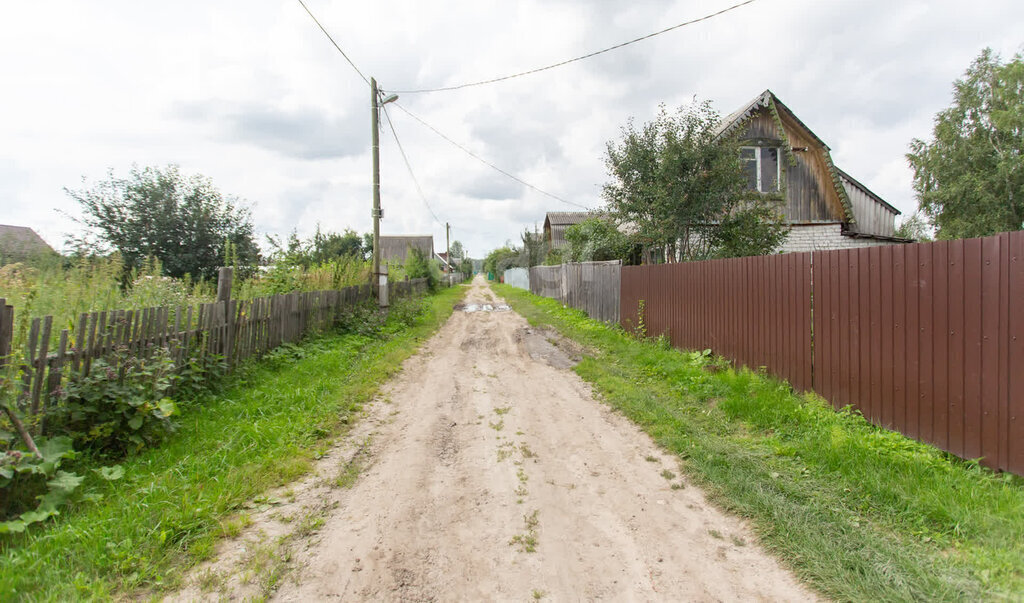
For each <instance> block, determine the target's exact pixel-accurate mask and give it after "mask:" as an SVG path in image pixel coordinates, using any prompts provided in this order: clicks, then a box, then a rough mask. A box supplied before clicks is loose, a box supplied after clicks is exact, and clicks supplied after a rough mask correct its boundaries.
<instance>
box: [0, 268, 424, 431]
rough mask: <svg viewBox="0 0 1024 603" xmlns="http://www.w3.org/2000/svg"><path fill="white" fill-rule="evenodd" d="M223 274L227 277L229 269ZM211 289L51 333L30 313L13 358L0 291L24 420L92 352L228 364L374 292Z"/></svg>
mask: <svg viewBox="0 0 1024 603" xmlns="http://www.w3.org/2000/svg"><path fill="white" fill-rule="evenodd" d="M222 278H223V276H222ZM227 278H228V282H229V283H230V274H228V276H227ZM389 288H390V289H391V296H392V297H402V296H409V295H413V294H418V293H423V292H425V291H426V290H427V279H425V278H423V279H413V280H410V281H405V282H398V283H391V284H389ZM218 289H219V291H221V292H222V293H221V294H220V295H219V297H221V298H222V301H217V302H214V303H207V304H200V305H199V306H197V307H194V306H179V307H173V308H172V307H154V308H143V309H139V310H104V311H99V312H91V313H84V314H81V315H80V316H79V318H78V320H77V322H76V323H75V325H74V327H73V329H62V330H61V331H60V333H59V335H58V336H57V337H56V338H54V337H53V336H52V335H53V328H54V325H53V316H44V317H40V318H33V319H32V321H31V324H30V326H29V330H28V338H27V342H26V345H25V349H24V356H23V357H21V358H20V359H19V358H17V356H20V355H21V351H20V350H12V349H11V342H12V339H13V330H14V308H13V307H12V306H9V305H7V302H6V300H5V299H3V298H0V378H2V376H3V373H4V372H8V374H9V370H10V369H11V368H12V366H11V365H13V368H16V369H17V372H18V374H17V376H16V377H15V379H16V380H17V383H16V388H17V405H18V407H19V410H20V411H21V412H22V413H23V415H24V416H25V417H26V419H28V420H27V421H26V423H27V424H28V425H30V426H33V425H34V426H37V428H38V426H40V425H41V424H42V422H43V419H44V417H45V415H46V412H47V410H48V409H50V408H53V407H54V406H55V405H56V404H58V402H59V398H60V392H61V386H62V384H63V383H65V382H66V381H67V380H69V379H74V378H79V377H83V376H86V375H88V374H89V372H90V370H91V368H92V365H93V363H94V361H96V360H97V359H104V361H105V362H107V363H108V364H109V365H111V368H117V366H118V362H121V361H123V360H125V359H129V358H137V359H142V358H150V357H152V356H153V355H154V354H156V353H157V352H158V351H160V352H161V353H164V351H165V352H166V353H167V354H169V355H170V359H171V360H172V361H173V362H174V369H175V370H180V369H181V368H183V367H184V366H185V365H186V364H188V363H190V362H194V361H198V362H200V363H205V362H207V361H212V360H216V361H218V362H223V363H225V364H226V366H227V368H228V369H229V370H230V368H231V367H233V366H235V365H237V364H238V363H239V362H241V361H243V360H245V359H247V358H253V357H259V356H262V355H263V354H265V353H266V352H268V351H270V350H272V349H274V348H276V347H278V346H280V345H282V344H286V343H295V342H297V341H299V340H300V339H301V338H303V337H304V336H306V335H307V334H310V333H315V332H319V331H323V330H325V329H328V328H330V327H332V326H333V325H335V324H337V323H338V322H339V321H340V320H341V319H342V318H343V316H344V315H345V313H346V312H349V311H351V310H352V309H353V308H355V306H356V305H358V304H360V303H361V302H365V301H369V300H371V299H372V298H373V291H372V289H371V287H370V285H360V286H353V287H346V288H344V289H340V290H332V291H312V292H300V293H288V294H282V295H274V296H271V297H261V298H256V299H250V300H233V299H225V298H226V297H229V296H230V293H227V294H226V295H225V294H224V293H223V292H230V284H228V285H227V286H226V287H219V288H218ZM53 341H56V348H55V349H54V348H51V343H52V342H53ZM12 351H13V352H15V354H14V355H12Z"/></svg>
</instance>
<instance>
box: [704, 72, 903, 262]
mask: <svg viewBox="0 0 1024 603" xmlns="http://www.w3.org/2000/svg"><path fill="white" fill-rule="evenodd" d="M716 135H717V136H718V137H719V138H721V137H725V136H736V137H738V139H739V141H740V144H741V147H740V159H741V160H742V162H743V166H744V170H745V171H746V174H747V178H748V186H749V188H750V189H751V190H756V191H759V192H760V193H762V194H764V195H776V196H778V198H779V200H780V201H782V202H784V204H785V217H786V222H787V223H788V224H789V225H790V227H791V230H790V235H789V239H788V240H787V241H786V242H785V243H784V244H783V245H782V247H781V248H780V249H779V251H780V252H789V251H811V250H818V249H843V248H849V247H864V246H868V245H891V244H893V243H906V242H908V241H907V240H906V239H901V238H898V237H896V236H895V220H896V216H898V215H900V211H899V210H898V209H896V208H895V207H893V206H892V205H890V204H888V203H886V202H885V200H884V199H882V198H881V197H879V196H878V195H876V194H875V193H873V192H871V190H869V189H868V188H867V187H866V186H864V185H863V184H861V183H860V182H858V181H857V180H855V179H854V178H853V177H852V176H850V175H849V174H847V173H846V172H844V171H843V170H841V169H839V168H838V167H836V165H835V164H834V163H833V162H832V156H831V154H830V153H829V147H828V145H826V144H825V143H824V142H823V141H822V140H821V139H820V138H818V136H817V135H816V134H815V133H814V132H812V131H811V129H810V128H808V127H807V125H805V124H804V123H803V122H802V121H800V118H798V117H797V116H796V115H795V114H794V113H793V112H792V111H791V110H790V109H789V107H787V106H786V105H784V104H783V103H782V101H780V100H779V99H778V97H776V96H775V94H774V93H773V92H772V91H771V90H765V91H764V92H762V93H761V94H759V95H758V96H756V97H755V98H754V99H753V100H751V101H750V102H748V103H746V104H745V105H743V106H742V107H740V108H739V109H737V110H736V111H734V112H733V113H731V114H730V115H728V116H726V117H725V118H724V119H723V120H722V123H721V124H720V125H719V126H718V130H717V131H716Z"/></svg>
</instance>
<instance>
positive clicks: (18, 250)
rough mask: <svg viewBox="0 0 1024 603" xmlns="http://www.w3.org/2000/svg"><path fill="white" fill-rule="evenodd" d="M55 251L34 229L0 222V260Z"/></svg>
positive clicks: (18, 259) (19, 259)
mask: <svg viewBox="0 0 1024 603" xmlns="http://www.w3.org/2000/svg"><path fill="white" fill-rule="evenodd" d="M48 253H56V252H55V251H54V250H53V247H50V246H49V245H48V244H47V243H46V241H44V240H43V238H42V237H40V236H39V235H38V234H36V231H34V230H32V229H31V228H29V227H27V226H10V225H7V224H0V261H7V260H8V259H12V260H14V261H22V260H24V259H26V258H28V257H31V256H34V255H39V254H48Z"/></svg>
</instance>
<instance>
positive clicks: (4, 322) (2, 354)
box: [0, 297, 14, 369]
mask: <svg viewBox="0 0 1024 603" xmlns="http://www.w3.org/2000/svg"><path fill="white" fill-rule="evenodd" d="M13 338H14V306H8V305H7V300H6V299H4V298H2V297H0V369H2V368H3V367H4V366H6V365H7V357H8V356H10V355H11V340H12V339H13Z"/></svg>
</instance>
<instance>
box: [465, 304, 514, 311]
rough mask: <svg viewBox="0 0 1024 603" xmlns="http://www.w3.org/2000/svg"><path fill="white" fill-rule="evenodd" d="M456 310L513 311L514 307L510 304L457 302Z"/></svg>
mask: <svg viewBox="0 0 1024 603" xmlns="http://www.w3.org/2000/svg"><path fill="white" fill-rule="evenodd" d="M455 309H456V310H461V311H463V312H511V311H512V307H511V306H509V305H508V304H501V305H497V306H495V305H492V304H455Z"/></svg>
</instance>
